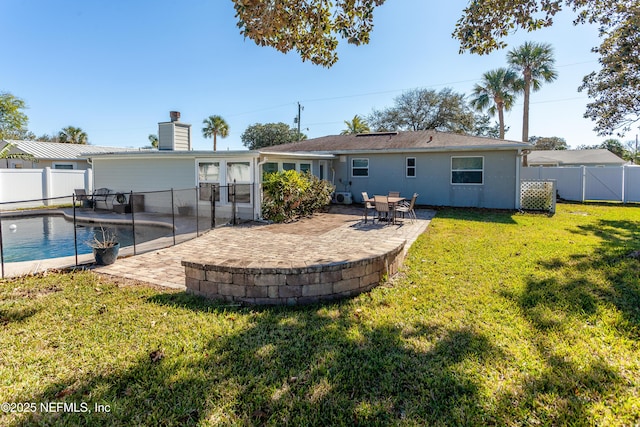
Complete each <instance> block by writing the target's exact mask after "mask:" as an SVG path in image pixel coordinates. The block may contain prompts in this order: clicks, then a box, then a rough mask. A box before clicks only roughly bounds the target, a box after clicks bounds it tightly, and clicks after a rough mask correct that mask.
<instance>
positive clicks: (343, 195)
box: [335, 191, 353, 205]
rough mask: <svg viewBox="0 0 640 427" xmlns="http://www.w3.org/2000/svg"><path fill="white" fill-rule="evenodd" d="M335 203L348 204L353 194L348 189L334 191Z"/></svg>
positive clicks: (350, 202)
mask: <svg viewBox="0 0 640 427" xmlns="http://www.w3.org/2000/svg"><path fill="white" fill-rule="evenodd" d="M335 200H336V203H339V204H341V205H350V204H352V203H353V196H352V195H351V193H350V192H348V191H340V192H338V193H336V199H335Z"/></svg>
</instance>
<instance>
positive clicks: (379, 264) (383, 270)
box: [182, 242, 405, 305]
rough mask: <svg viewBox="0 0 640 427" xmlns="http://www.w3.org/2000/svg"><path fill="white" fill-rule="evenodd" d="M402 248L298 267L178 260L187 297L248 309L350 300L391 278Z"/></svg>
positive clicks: (399, 246)
mask: <svg viewBox="0 0 640 427" xmlns="http://www.w3.org/2000/svg"><path fill="white" fill-rule="evenodd" d="M404 245H405V243H404V242H403V243H401V244H400V245H398V246H397V247H395V248H394V249H393V250H391V251H389V252H387V253H385V254H381V255H375V256H371V257H369V258H364V259H360V260H356V261H344V262H333V263H329V264H324V265H313V266H308V267H300V268H296V267H293V268H243V267H237V266H228V265H216V264H214V263H210V264H202V263H196V262H190V261H182V265H183V266H184V267H185V276H186V283H185V284H186V287H187V292H189V293H192V294H195V295H200V296H204V297H207V298H213V299H223V300H226V301H234V302H242V303H247V304H272V305H284V304H288V305H295V304H309V303H314V302H319V301H329V300H334V299H339V298H345V297H350V296H353V295H357V294H359V293H362V292H366V291H368V290H370V289H372V288H374V287H376V286H378V285H379V284H380V282H381V281H383V280H384V279H385V278H387V277H389V276H392V275H394V274H395V273H396V272H397V271H398V267H399V266H400V264H401V263H402V259H403V256H404V252H403V250H404Z"/></svg>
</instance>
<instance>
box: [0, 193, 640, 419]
mask: <svg viewBox="0 0 640 427" xmlns="http://www.w3.org/2000/svg"><path fill="white" fill-rule="evenodd" d="M639 238H640V208H638V207H622V206H615V205H580V204H561V205H558V212H557V213H556V214H555V215H554V216H552V217H548V216H545V215H538V214H518V213H503V212H487V211H473V210H456V209H450V210H441V211H439V212H438V215H437V217H436V218H435V219H434V220H433V221H432V223H431V226H430V227H429V229H428V231H427V232H426V233H425V234H424V235H422V236H421V237H420V238H419V239H418V241H417V242H416V243H415V244H414V245H413V247H412V248H411V250H410V253H409V256H408V258H407V260H406V263H405V267H404V269H403V271H402V273H401V274H400V275H399V277H397V278H395V280H394V281H393V283H391V284H388V285H385V286H381V287H379V288H377V289H375V290H373V291H372V292H370V293H368V294H365V295H361V296H359V297H357V298H354V299H352V300H346V301H342V302H340V303H335V304H327V305H316V306H308V307H297V308H287V307H284V308H238V307H233V306H224V305H222V304H217V303H210V302H206V301H204V300H201V299H199V298H195V297H190V296H187V295H185V294H183V293H175V292H167V291H159V290H157V289H152V288H147V287H118V286H116V285H115V284H112V283H109V282H107V281H105V280H102V279H99V278H96V277H95V276H94V275H92V274H91V273H84V272H83V273H69V274H49V275H46V276H44V277H37V278H27V279H20V280H15V281H4V282H0V325H2V327H1V329H0V330H1V332H0V403H1V402H12V403H14V405H13V409H17V408H18V404H19V403H22V404H24V403H27V404H30V403H35V404H36V405H37V407H36V412H35V413H24V412H23V413H2V412H0V425H8V426H16V425H32V424H40V425H50V424H54V425H69V426H75V425H91V426H94V425H176V426H179V425H196V424H197V425H274V426H281V425H300V426H308V425H319V426H329V425H349V426H350V425H367V426H369V425H455V426H458V425H499V426H504V425H513V426H516V425H554V426H555V425H567V424H569V425H616V426H618V425H637V424H638V423H640V341H639V339H640V328H639V327H640V281H639V274H640V262H639V261H638V260H637V259H634V258H630V257H628V256H627V255H628V254H629V253H631V252H633V251H636V250H639V249H640V239H639ZM43 403H44V404H45V405H46V404H49V406H48V407H47V408H45V409H49V410H50V409H56V410H59V412H45V411H43V410H42V408H41V404H43ZM52 403H53V406H52ZM64 403H67V404H75V405H76V407H75V408H76V410H78V411H82V410H84V409H87V410H88V411H91V413H89V412H77V413H72V412H68V411H67V412H65V410H64V407H60V406H55V405H60V404H64ZM96 404H100V405H103V408H104V409H108V410H109V412H102V413H96V412H94V409H95V405H96ZM82 405H86V406H82ZM23 409H24V408H23ZM68 409H73V407H71V408H69V407H68V408H67V410H68Z"/></svg>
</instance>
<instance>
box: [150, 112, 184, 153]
mask: <svg viewBox="0 0 640 427" xmlns="http://www.w3.org/2000/svg"><path fill="white" fill-rule="evenodd" d="M169 117H170V118H171V121H170V122H160V123H158V150H161V151H164V150H167V151H190V150H191V125H188V124H186V123H182V122H180V112H179V111H171V112H169Z"/></svg>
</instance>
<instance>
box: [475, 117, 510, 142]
mask: <svg viewBox="0 0 640 427" xmlns="http://www.w3.org/2000/svg"><path fill="white" fill-rule="evenodd" d="M491 120H492V119H491V116H489V115H488V114H480V115H476V121H475V124H474V125H473V132H472V134H473V135H477V136H485V137H487V138H499V137H500V123H498V122H493V123H491ZM508 130H509V126H505V127H504V131H505V132H507V131H508Z"/></svg>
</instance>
